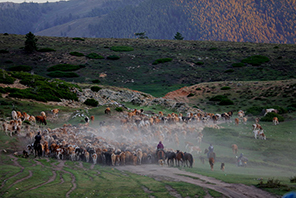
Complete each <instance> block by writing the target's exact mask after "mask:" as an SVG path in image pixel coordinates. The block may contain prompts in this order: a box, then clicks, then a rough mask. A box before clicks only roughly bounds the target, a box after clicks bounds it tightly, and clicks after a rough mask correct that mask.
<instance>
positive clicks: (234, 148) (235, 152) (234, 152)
mask: <svg viewBox="0 0 296 198" xmlns="http://www.w3.org/2000/svg"><path fill="white" fill-rule="evenodd" d="M231 148H232V152H233V154H235V155H236V154H237V152H238V147H237V145H236V144H233V145H231Z"/></svg>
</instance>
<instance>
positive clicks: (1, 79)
mask: <svg viewBox="0 0 296 198" xmlns="http://www.w3.org/2000/svg"><path fill="white" fill-rule="evenodd" d="M14 81H15V78H13V77H11V76H9V75H8V73H7V72H6V71H5V70H2V69H0V83H3V84H13V83H14Z"/></svg>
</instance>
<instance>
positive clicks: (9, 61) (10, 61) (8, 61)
mask: <svg viewBox="0 0 296 198" xmlns="http://www.w3.org/2000/svg"><path fill="white" fill-rule="evenodd" d="M4 63H9V64H10V63H13V61H12V60H7V61H4Z"/></svg>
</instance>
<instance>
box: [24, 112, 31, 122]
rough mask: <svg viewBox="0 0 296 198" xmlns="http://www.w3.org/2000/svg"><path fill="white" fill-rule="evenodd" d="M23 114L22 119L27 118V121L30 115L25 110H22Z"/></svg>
mask: <svg viewBox="0 0 296 198" xmlns="http://www.w3.org/2000/svg"><path fill="white" fill-rule="evenodd" d="M22 115H23V116H22V117H23V120H24V121H25V120H27V121H29V119H30V115H29V114H27V113H26V112H23V114H22Z"/></svg>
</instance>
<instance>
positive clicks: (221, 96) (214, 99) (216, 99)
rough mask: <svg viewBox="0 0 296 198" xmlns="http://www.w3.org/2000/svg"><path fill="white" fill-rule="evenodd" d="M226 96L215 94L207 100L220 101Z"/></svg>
mask: <svg viewBox="0 0 296 198" xmlns="http://www.w3.org/2000/svg"><path fill="white" fill-rule="evenodd" d="M226 98H227V96H223V95H217V96H214V97H212V98H210V99H209V100H210V101H221V100H223V99H226Z"/></svg>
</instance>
